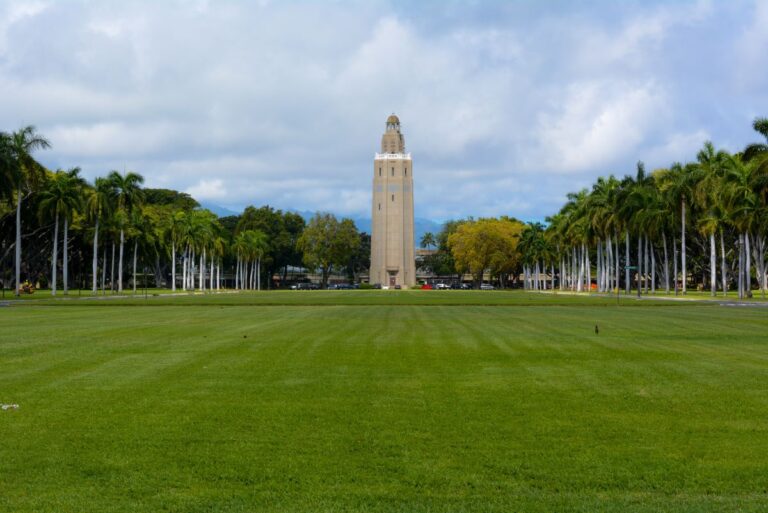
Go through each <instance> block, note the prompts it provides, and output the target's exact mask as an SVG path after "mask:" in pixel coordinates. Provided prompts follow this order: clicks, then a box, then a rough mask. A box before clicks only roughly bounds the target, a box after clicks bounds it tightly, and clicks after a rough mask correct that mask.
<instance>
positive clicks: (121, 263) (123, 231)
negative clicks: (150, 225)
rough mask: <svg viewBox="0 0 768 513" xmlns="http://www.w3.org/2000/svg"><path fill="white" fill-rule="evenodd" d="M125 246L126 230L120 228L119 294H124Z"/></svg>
mask: <svg viewBox="0 0 768 513" xmlns="http://www.w3.org/2000/svg"><path fill="white" fill-rule="evenodd" d="M123 246H125V230H124V229H122V228H120V262H119V263H118V264H117V293H118V294H122V292H123Z"/></svg>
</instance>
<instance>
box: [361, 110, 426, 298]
mask: <svg viewBox="0 0 768 513" xmlns="http://www.w3.org/2000/svg"><path fill="white" fill-rule="evenodd" d="M412 164H413V161H412V160H411V154H410V153H406V152H405V139H404V137H403V134H402V133H401V132H400V120H399V119H398V118H397V116H395V115H394V114H392V115H391V116H389V118H387V123H386V129H385V132H384V135H383V136H382V139H381V153H377V154H376V155H375V157H374V162H373V205H372V215H371V219H372V229H371V270H370V282H371V283H380V284H381V285H382V286H384V287H395V286H398V285H399V286H402V287H412V286H414V285H415V284H416V260H415V255H414V233H413V232H414V228H413V166H412Z"/></svg>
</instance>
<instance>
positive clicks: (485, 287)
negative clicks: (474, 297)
mask: <svg viewBox="0 0 768 513" xmlns="http://www.w3.org/2000/svg"><path fill="white" fill-rule="evenodd" d="M480 290H493V285H491V284H490V283H482V284H480Z"/></svg>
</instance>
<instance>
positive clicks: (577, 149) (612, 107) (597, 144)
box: [535, 83, 667, 174]
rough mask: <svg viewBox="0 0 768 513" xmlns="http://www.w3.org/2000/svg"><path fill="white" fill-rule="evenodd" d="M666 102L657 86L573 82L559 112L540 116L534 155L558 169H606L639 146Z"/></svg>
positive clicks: (544, 164) (577, 170)
mask: <svg viewBox="0 0 768 513" xmlns="http://www.w3.org/2000/svg"><path fill="white" fill-rule="evenodd" d="M666 104H667V102H666V99H665V97H664V94H663V92H662V91H660V90H659V88H658V87H656V86H654V85H653V84H648V85H642V86H633V85H630V84H600V83H580V84H574V85H573V86H571V87H570V88H569V90H568V92H567V94H566V96H565V98H564V99H563V102H562V106H561V108H560V112H559V113H558V114H555V115H548V114H545V115H542V116H541V117H540V119H539V123H538V137H537V139H538V140H539V142H540V146H539V147H538V148H537V150H538V151H536V153H535V155H536V156H538V157H539V158H541V157H543V160H542V161H541V167H544V168H546V169H548V170H550V171H552V172H554V173H563V174H567V173H574V172H580V171H584V170H588V169H590V168H592V169H594V168H605V167H606V166H609V165H612V164H615V163H617V161H618V160H619V159H620V158H621V157H622V156H624V155H626V153H628V152H632V151H635V150H636V148H637V147H638V145H639V144H640V143H642V142H643V140H644V139H645V137H646V136H647V132H648V131H649V130H650V129H651V127H652V126H653V124H654V123H655V122H658V121H659V120H660V119H662V118H663V117H664V112H665V106H666Z"/></svg>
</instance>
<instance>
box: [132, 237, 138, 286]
mask: <svg viewBox="0 0 768 513" xmlns="http://www.w3.org/2000/svg"><path fill="white" fill-rule="evenodd" d="M138 252H139V240H138V239H134V240H133V275H132V278H133V293H134V294H136V256H137V253H138Z"/></svg>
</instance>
